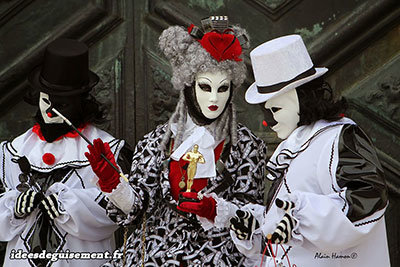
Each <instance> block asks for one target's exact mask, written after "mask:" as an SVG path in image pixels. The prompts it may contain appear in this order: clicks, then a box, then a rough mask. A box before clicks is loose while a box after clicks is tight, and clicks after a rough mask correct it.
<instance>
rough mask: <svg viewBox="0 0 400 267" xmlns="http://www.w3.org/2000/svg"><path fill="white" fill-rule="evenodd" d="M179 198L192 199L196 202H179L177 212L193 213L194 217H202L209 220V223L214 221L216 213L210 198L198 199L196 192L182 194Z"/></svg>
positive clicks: (214, 205)
mask: <svg viewBox="0 0 400 267" xmlns="http://www.w3.org/2000/svg"><path fill="white" fill-rule="evenodd" d="M181 196H182V197H183V198H189V199H194V200H195V201H196V202H192V201H183V202H180V203H179V205H178V207H177V209H178V210H181V211H184V212H190V213H194V214H196V215H199V216H200V217H204V218H207V219H209V220H210V221H214V218H215V216H216V215H217V211H216V202H215V200H214V199H213V198H212V197H203V198H201V199H199V198H198V195H197V193H196V192H183V193H182V194H181Z"/></svg>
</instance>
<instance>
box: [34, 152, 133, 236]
mask: <svg viewBox="0 0 400 267" xmlns="http://www.w3.org/2000/svg"><path fill="white" fill-rule="evenodd" d="M125 153H128V154H129V149H128V148H126V147H125V146H123V147H122V148H121V150H117V151H116V157H118V162H121V160H120V159H122V160H123V158H124V157H123V156H122V155H123V154H125ZM121 165H122V164H121ZM78 171H79V172H80V176H81V177H79V176H73V177H71V178H70V179H74V181H76V182H77V183H80V179H82V180H81V181H83V183H84V184H85V186H84V188H82V186H76V187H75V186H72V185H71V184H70V183H54V184H53V185H51V186H50V187H49V189H48V190H47V192H46V195H47V198H46V199H44V200H43V202H42V203H41V205H42V207H43V210H44V211H45V212H46V213H47V214H48V216H49V217H50V218H51V219H53V220H54V223H55V224H56V225H57V226H58V227H59V228H61V229H63V230H64V231H66V232H67V233H69V234H71V235H73V236H76V237H78V238H79V239H82V240H88V241H100V240H103V239H106V238H109V237H110V235H111V234H112V233H113V232H114V231H115V230H116V228H117V226H116V225H115V222H113V221H112V220H110V218H109V217H108V216H107V215H106V212H105V208H106V204H107V202H106V196H105V194H104V193H102V192H100V191H99V189H98V188H97V186H95V185H94V184H93V183H92V182H91V181H87V180H84V179H83V177H93V176H94V175H95V174H94V173H93V171H92V170H91V168H90V166H88V167H85V168H82V170H77V171H76V172H75V174H76V175H79V174H78ZM75 174H72V175H75ZM70 185H71V186H70ZM53 196H54V197H53ZM55 211H58V212H55Z"/></svg>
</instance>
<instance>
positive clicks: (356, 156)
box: [231, 35, 390, 267]
mask: <svg viewBox="0 0 400 267" xmlns="http://www.w3.org/2000/svg"><path fill="white" fill-rule="evenodd" d="M250 56H251V60H252V65H253V70H254V74H255V75H254V76H255V78H256V82H255V83H254V84H253V85H252V86H251V87H250V88H249V89H248V90H247V92H246V101H247V102H249V103H252V104H261V105H262V108H263V110H264V112H265V115H266V121H267V123H268V125H269V126H270V127H271V129H272V130H273V131H275V132H276V133H277V135H278V137H279V138H280V139H283V141H282V142H281V143H280V144H279V146H278V147H277V149H276V150H275V152H274V153H273V155H272V157H271V159H270V160H269V162H268V163H267V170H268V171H269V174H268V178H269V179H270V180H272V181H273V184H272V187H271V189H270V192H269V194H268V198H267V206H266V207H265V206H256V205H248V206H246V207H243V208H242V211H238V212H237V216H236V217H234V218H232V220H231V222H232V224H231V229H232V231H231V234H232V238H233V239H234V240H235V244H236V245H237V247H238V249H240V251H242V252H243V253H244V254H245V255H247V256H248V257H249V258H251V259H253V260H254V263H253V265H251V266H254V264H257V265H259V264H260V262H261V258H262V256H261V253H262V251H263V250H264V247H266V245H265V244H266V243H267V242H268V240H267V238H268V239H269V242H270V243H272V244H273V245H272V246H271V247H269V246H267V247H266V248H267V249H266V252H267V253H266V254H267V255H268V257H266V258H264V263H265V265H264V264H263V265H262V266H263V267H264V266H307V267H309V266H311V267H312V266H318V267H320V266H324V267H326V266H329V267H339V266H354V267H356V266H371V267H372V266H390V262H389V255H388V247H387V240H386V231H385V220H384V213H385V209H386V207H387V204H388V200H387V189H386V184H385V181H384V177H383V172H382V167H381V165H380V163H379V161H378V158H377V155H376V152H375V150H374V147H373V145H372V143H371V141H370V140H369V138H368V137H367V136H366V134H365V133H364V132H363V131H362V130H361V129H360V128H359V127H358V126H357V124H356V123H355V122H354V121H352V120H351V119H349V118H346V117H344V114H343V113H342V112H344V109H345V108H346V103H345V100H344V99H342V100H337V101H336V100H333V97H332V90H331V88H330V87H329V85H328V84H327V83H326V82H324V80H323V78H322V75H323V74H324V73H326V72H327V71H328V70H327V69H326V68H314V66H313V63H312V61H311V59H310V56H309V55H308V52H307V49H306V47H305V45H304V43H303V41H302V39H301V37H300V36H298V35H290V36H284V37H281V38H277V39H274V40H271V41H269V42H266V43H264V44H262V45H260V46H259V47H257V48H255V49H254V50H253V51H252V52H251V53H250ZM266 237H267V238H266ZM275 244H282V247H280V246H275ZM276 247H278V252H277V251H276ZM271 248H272V250H273V251H272V252H271ZM282 248H283V249H284V250H283V249H282ZM273 256H275V260H274V259H273ZM288 259H289V261H288ZM289 262H290V263H289ZM290 264H293V265H290Z"/></svg>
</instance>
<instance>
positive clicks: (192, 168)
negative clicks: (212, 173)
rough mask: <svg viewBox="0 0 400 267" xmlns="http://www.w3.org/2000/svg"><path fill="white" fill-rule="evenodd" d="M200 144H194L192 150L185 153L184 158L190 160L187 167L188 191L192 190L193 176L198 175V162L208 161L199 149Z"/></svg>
mask: <svg viewBox="0 0 400 267" xmlns="http://www.w3.org/2000/svg"><path fill="white" fill-rule="evenodd" d="M198 149H199V146H198V145H194V146H193V149H192V151H189V152H187V153H186V154H185V155H183V157H182V159H183V160H186V161H189V166H188V168H187V172H186V173H187V177H188V179H187V189H186V192H190V191H191V188H192V185H193V178H194V176H195V175H196V170H197V163H202V164H204V163H205V162H206V161H205V160H204V157H203V155H202V154H201V153H200V152H199V151H198Z"/></svg>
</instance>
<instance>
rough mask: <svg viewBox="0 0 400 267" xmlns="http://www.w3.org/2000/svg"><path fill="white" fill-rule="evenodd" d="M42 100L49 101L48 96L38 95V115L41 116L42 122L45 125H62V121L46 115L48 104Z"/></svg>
mask: <svg viewBox="0 0 400 267" xmlns="http://www.w3.org/2000/svg"><path fill="white" fill-rule="evenodd" d="M43 99H46V100H47V101H50V100H49V95H48V94H46V93H43V92H40V95H39V109H40V113H41V114H42V117H43V120H44V122H45V123H49V124H50V123H63V122H64V120H63V119H62V118H61V117H59V116H56V117H52V115H50V113H49V114H48V113H47V111H48V108H49V107H50V105H49V104H47V103H46V102H45V101H44V100H43Z"/></svg>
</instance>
